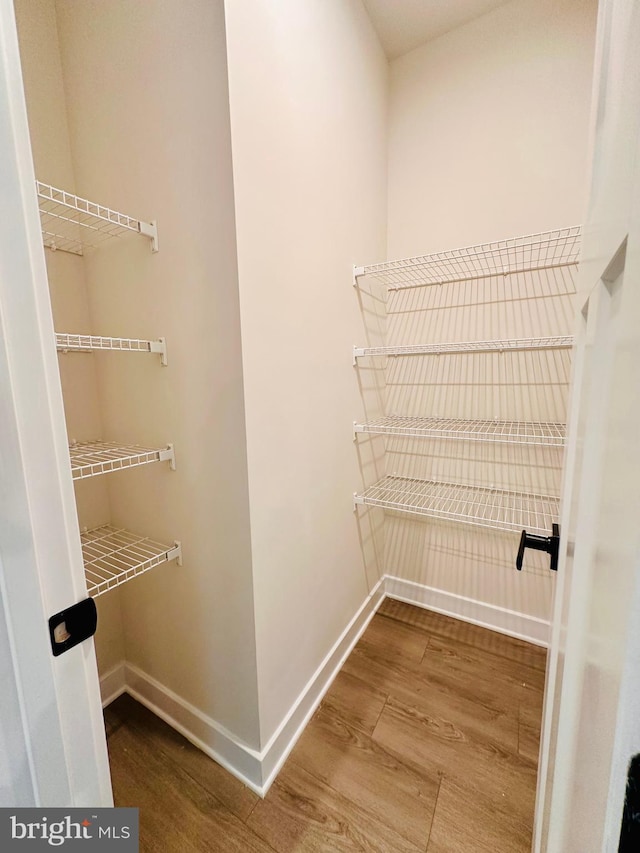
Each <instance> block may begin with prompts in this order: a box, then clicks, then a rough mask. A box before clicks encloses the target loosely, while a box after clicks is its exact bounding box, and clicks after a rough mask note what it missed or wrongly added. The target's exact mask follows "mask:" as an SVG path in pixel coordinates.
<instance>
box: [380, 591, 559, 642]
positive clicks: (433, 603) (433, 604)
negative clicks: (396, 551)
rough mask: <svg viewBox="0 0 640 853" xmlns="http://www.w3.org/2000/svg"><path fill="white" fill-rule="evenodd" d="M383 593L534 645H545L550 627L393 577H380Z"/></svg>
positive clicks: (536, 619) (536, 620) (533, 618)
mask: <svg viewBox="0 0 640 853" xmlns="http://www.w3.org/2000/svg"><path fill="white" fill-rule="evenodd" d="M384 590H385V595H386V596H388V597H389V598H394V599H396V600H397V601H404V602H406V603H407V604H414V605H415V606H416V607H423V608H425V609H426V610H433V611H435V612H436V613H442V614H443V615H444V616H452V617H453V618H454V619H461V620H462V621H463V622H470V623H471V624H472V625H479V626H480V627H482V628H489V629H490V630H491V631H498V632H499V633H501V634H508V635H509V636H510V637H516V638H517V639H519V640H526V642H528V643H533V644H534V645H536V646H545V647H547V646H548V645H549V636H550V630H551V626H550V623H549V621H548V620H545V619H539V618H538V617H536V616H529V615H528V614H526V613H519V612H518V611H515V610H507V609H506V608H504V607H497V606H496V605H494V604H487V603H486V602H484V601H477V600H476V599H473V598H466V597H465V596H463V595H456V594H455V593H452V592H445V591H443V590H441V589H435V588H434V587H430V586H425V585H423V584H419V583H415V582H413V581H408V580H405V579H404V578H399V577H395V576H393V575H385V576H384Z"/></svg>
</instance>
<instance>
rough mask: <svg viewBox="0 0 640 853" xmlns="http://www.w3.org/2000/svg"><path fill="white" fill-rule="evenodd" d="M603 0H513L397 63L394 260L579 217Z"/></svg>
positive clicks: (393, 90) (392, 133) (392, 124)
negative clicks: (598, 17) (599, 3)
mask: <svg viewBox="0 0 640 853" xmlns="http://www.w3.org/2000/svg"><path fill="white" fill-rule="evenodd" d="M596 13H597V0H513V2H511V3H507V4H506V5H504V6H500V7H498V8H497V9H495V10H493V11H492V12H489V13H488V14H486V15H483V16H481V17H479V18H476V19H475V20H473V21H470V22H469V23H468V24H465V25H464V26H461V27H458V28H457V29H455V30H453V31H451V32H449V33H446V34H445V35H443V36H441V37H440V38H437V39H435V40H433V41H431V42H428V43H427V44H425V45H423V46H422V47H418V48H416V49H415V50H413V51H411V52H410V53H408V54H406V55H405V56H402V57H400V58H399V59H397V60H395V61H394V62H392V63H391V65H390V81H391V82H390V111H389V116H390V118H389V225H388V227H389V231H388V237H389V239H388V253H389V257H390V258H400V257H406V256H411V255H421V254H426V253H428V252H438V251H443V250H446V249H453V248H456V247H459V246H469V245H474V244H476V243H480V242H484V241H490V240H500V239H503V238H507V237H515V236H518V235H521V234H531V233H535V232H537V231H545V230H548V229H552V228H562V227H565V226H567V225H575V224H579V223H580V221H581V219H582V217H583V216H584V209H585V205H586V194H587V180H588V175H587V162H588V159H587V155H588V151H587V145H588V137H589V115H590V103H591V77H592V69H593V52H594V46H595V27H596Z"/></svg>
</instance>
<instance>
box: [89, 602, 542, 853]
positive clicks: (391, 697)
mask: <svg viewBox="0 0 640 853" xmlns="http://www.w3.org/2000/svg"><path fill="white" fill-rule="evenodd" d="M545 662H546V653H545V652H544V650H542V649H539V648H537V647H535V646H531V645H529V644H527V643H524V642H521V641H519V640H514V639H511V638H509V637H505V636H503V635H501V634H496V633H494V632H492V631H487V630H485V629H483V628H477V627H475V626H472V625H467V624H465V623H463V622H459V621H457V620H455V619H449V618H447V617H444V616H440V615H438V614H435V613H430V612H429V611H426V610H421V609H418V608H415V607H411V606H410V605H406V604H401V603H399V602H396V601H391V600H386V601H385V602H384V604H383V605H382V607H381V609H380V611H379V612H378V614H377V615H376V616H375V617H374V619H373V620H372V622H371V624H370V625H369V627H368V628H367V630H366V632H365V633H364V635H363V636H362V638H361V640H360V641H359V643H358V644H357V646H356V647H355V649H354V650H353V652H352V654H351V655H350V657H349V659H348V660H347V662H346V663H345V665H344V667H343V669H342V671H341V672H340V674H339V675H338V677H337V678H336V680H335V681H334V683H333V685H332V687H331V689H330V690H329V692H328V693H327V695H326V697H325V699H324V701H323V702H322V705H321V706H320V708H319V709H318V710H317V712H316V713H315V715H314V716H313V718H312V720H311V722H310V723H309V725H308V726H307V728H306V730H305V732H304V733H303V735H302V737H301V738H300V740H299V741H298V743H297V744H296V746H295V748H294V750H293V751H292V753H291V755H290V757H289V759H288V760H287V762H286V764H285V765H284V767H283V769H282V771H281V772H280V774H279V776H278V778H277V780H276V781H275V783H274V784H273V786H272V787H271V790H270V791H269V793H268V794H267V796H266V797H265V799H264V800H261V799H260V798H259V797H257V796H256V795H255V794H254V793H253V792H252V791H250V790H249V789H248V788H246V787H245V786H243V785H242V784H241V783H240V782H239V781H238V780H237V779H235V778H234V777H233V776H231V775H230V774H229V773H227V772H226V771H225V770H223V769H222V768H221V767H219V766H218V765H217V764H216V763H215V762H213V761H212V760H211V759H209V758H208V757H207V756H205V755H204V754H203V753H202V752H200V751H199V750H198V749H196V748H195V747H194V746H192V745H191V744H190V743H189V742H188V741H187V740H185V739H184V738H183V737H182V736H181V735H179V734H177V733H176V732H175V731H174V730H173V729H171V728H170V727H169V726H167V725H166V724H165V723H164V722H162V721H161V720H159V719H158V718H157V717H155V716H154V715H153V714H151V713H150V712H149V711H147V710H146V709H145V708H143V707H142V706H141V705H139V704H138V703H137V702H135V701H134V700H133V699H131V698H130V697H129V696H127V695H124V696H121V697H120V698H119V699H117V700H116V701H115V702H114V703H113V704H112V705H110V706H109V708H107V709H106V711H105V720H106V725H107V734H108V743H109V755H110V759H111V774H112V780H113V788H114V796H115V801H116V805H118V806H138V807H139V808H140V834H141V843H140V849H141V850H142V851H158V852H159V853H160V851H161V853H173V851H176V853H182V851H213V853H226V851H237V853H252V851H255V853H266V851H269V853H274V851H276V853H290V851H307V850H308V851H354V850H359V851H366V853H415V851H423V853H425V851H426V853H485V851H486V853H520V851H522V853H528V851H530V849H531V832H532V822H533V809H534V798H535V786H536V764H537V756H538V742H539V737H540V717H541V713H542V694H543V687H544V671H545Z"/></svg>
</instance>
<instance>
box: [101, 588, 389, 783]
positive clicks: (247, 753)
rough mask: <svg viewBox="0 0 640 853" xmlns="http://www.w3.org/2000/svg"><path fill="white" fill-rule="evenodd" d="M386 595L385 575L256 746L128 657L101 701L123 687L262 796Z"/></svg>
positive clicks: (107, 682)
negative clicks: (267, 735)
mask: <svg viewBox="0 0 640 853" xmlns="http://www.w3.org/2000/svg"><path fill="white" fill-rule="evenodd" d="M384 597H385V591H384V579H381V580H380V581H379V582H378V583H377V584H376V586H375V587H374V589H373V590H372V591H371V593H369V595H368V596H367V598H366V599H365V600H364V602H363V603H362V605H361V606H360V608H359V609H358V611H357V613H356V614H355V616H354V617H353V618H352V619H351V621H350V622H349V624H348V625H347V627H346V628H345V629H344V631H343V632H342V634H341V635H340V637H339V638H338V640H337V641H336V642H335V644H334V645H333V647H332V648H331V650H330V651H329V652H328V654H327V655H326V657H325V658H324V660H323V661H322V663H321V664H320V666H319V667H318V669H317V670H316V672H315V673H314V674H313V676H312V677H311V678H310V679H309V681H308V682H307V684H306V685H305V687H304V688H303V690H302V691H301V692H300V694H299V696H298V698H297V699H296V701H295V702H294V703H293V705H292V706H291V709H290V710H289V711H288V713H287V715H286V716H285V718H284V719H283V721H282V723H281V724H280V725H279V726H278V728H277V730H276V731H275V732H274V734H273V735H272V736H271V738H270V739H269V741H268V742H267V744H266V745H265V747H264V748H263V749H262V750H260V751H257V750H255V749H252V748H251V747H250V746H248V745H247V744H245V743H242V742H241V741H240V740H238V738H236V737H235V735H234V734H233V733H232V732H230V731H228V730H227V729H225V728H224V726H221V725H220V724H219V723H217V722H216V721H215V720H214V719H213V718H211V717H208V716H207V715H206V714H203V713H202V712H201V711H199V710H198V709H197V708H195V707H194V706H193V705H191V704H190V703H189V702H187V701H186V700H184V699H182V698H181V697H180V696H178V695H177V694H176V693H174V692H173V691H171V690H169V689H168V688H167V687H165V686H164V685H163V684H161V683H160V682H159V681H157V680H156V679H154V678H152V677H151V676H150V675H148V674H147V673H145V672H143V671H142V670H141V669H139V668H138V667H136V666H134V665H133V664H130V663H127V662H123V663H121V664H118V665H117V667H114V668H113V669H111V670H109V672H107V673H106V674H105V675H104V676H103V677H102V679H101V681H100V684H101V692H102V696H103V706H104V705H107V704H109V702H112V701H113V700H114V699H116V698H117V697H118V696H119V695H120V694H121V693H124V692H125V691H126V692H127V693H129V694H130V695H131V696H132V697H133V698H134V699H136V700H137V701H138V702H140V703H141V704H142V705H144V706H145V707H147V708H148V709H149V710H150V711H152V712H153V713H154V714H156V716H158V717H160V718H161V719H162V720H164V721H165V722H166V723H168V724H169V725H170V726H171V727H172V728H174V729H176V731H179V732H180V733H181V734H182V735H184V737H186V738H187V740H189V741H190V742H191V743H193V744H194V745H195V746H197V747H198V749H201V750H202V751H203V752H204V753H206V754H207V755H208V756H210V758H213V759H214V761H217V762H218V764H220V765H222V767H224V768H225V769H226V770H228V771H229V773H231V774H232V775H233V776H235V777H236V778H238V779H239V780H240V781H241V782H243V783H244V784H245V785H247V787H249V788H250V789H251V790H252V791H255V793H256V794H258V795H259V796H261V797H264V796H265V795H266V793H267V791H268V790H269V788H270V787H271V784H272V782H273V780H274V779H275V777H276V776H277V774H278V771H279V770H280V768H281V767H282V765H283V764H284V762H285V761H286V759H287V756H288V755H289V753H290V752H291V750H292V749H293V747H294V746H295V744H296V742H297V740H298V738H299V737H300V735H301V734H302V732H303V731H304V728H305V726H306V724H307V722H308V721H309V719H310V718H311V716H312V715H313V713H314V711H315V710H316V708H317V707H318V705H319V704H320V702H321V701H322V699H323V697H324V695H325V693H326V692H327V690H328V689H329V687H330V686H331V684H332V682H333V680H334V678H335V677H336V675H337V674H338V672H339V671H340V669H341V667H342V665H343V663H344V661H345V660H346V658H347V657H348V656H349V654H350V653H351V650H352V649H353V647H354V646H355V644H356V643H357V642H358V640H359V639H360V637H361V635H362V634H363V632H364V631H365V629H366V627H367V625H368V624H369V622H370V621H371V619H372V618H373V616H374V614H375V612H376V611H377V609H378V608H379V607H380V605H381V604H382V601H383V600H384Z"/></svg>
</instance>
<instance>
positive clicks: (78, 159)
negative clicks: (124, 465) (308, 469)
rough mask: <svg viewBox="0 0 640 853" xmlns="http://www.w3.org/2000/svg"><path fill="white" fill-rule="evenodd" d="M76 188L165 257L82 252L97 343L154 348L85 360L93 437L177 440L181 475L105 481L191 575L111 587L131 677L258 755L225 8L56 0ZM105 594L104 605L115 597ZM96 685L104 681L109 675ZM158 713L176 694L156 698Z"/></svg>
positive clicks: (173, 571)
mask: <svg viewBox="0 0 640 853" xmlns="http://www.w3.org/2000/svg"><path fill="white" fill-rule="evenodd" d="M56 10H57V19H58V31H59V34H60V45H61V57H62V68H63V76H64V84H65V91H66V98H67V107H68V121H69V135H70V139H71V150H72V156H73V164H74V171H75V177H76V186H77V191H78V193H79V194H81V195H83V196H85V197H88V198H94V199H97V200H99V201H100V202H102V203H104V204H107V205H110V206H112V207H114V208H115V209H116V210H123V211H124V212H126V213H129V214H131V215H134V216H139V217H140V218H141V219H157V221H158V229H159V240H160V251H159V252H158V253H157V254H155V255H152V254H151V253H150V250H149V244H148V242H147V241H146V240H137V239H135V238H134V239H133V240H122V241H118V242H117V244H116V245H113V246H109V245H105V246H104V248H102V249H101V250H100V251H99V252H94V253H92V254H90V255H89V254H88V255H87V256H86V258H85V261H84V263H85V268H86V276H87V285H88V293H89V304H90V310H91V317H92V322H93V331H94V333H95V334H105V335H115V336H123V337H141V338H151V339H153V338H157V337H159V336H165V337H166V340H167V346H168V359H169V364H168V366H167V367H166V368H164V367H161V366H160V364H159V359H158V358H156V357H155V356H145V355H137V354H120V353H104V354H96V355H95V360H96V364H97V368H98V384H99V390H100V400H101V407H102V414H103V426H104V437H105V438H106V439H109V440H115V441H126V442H129V441H133V442H137V443H140V444H142V445H147V446H162V445H164V444H166V443H167V442H170V441H171V442H173V443H174V445H175V452H176V463H177V470H176V471H175V472H172V471H170V470H168V465H166V464H156V465H148V466H144V467H142V468H138V469H135V470H130V471H122V472H118V473H114V474H111V475H109V476H108V478H107V481H108V488H109V500H110V506H111V516H112V518H111V520H112V523H114V524H115V525H116V526H122V527H126V528H127V529H129V530H133V531H134V532H139V533H142V534H145V535H148V536H150V537H151V538H154V539H157V540H158V541H160V542H171V541H173V540H174V539H179V540H181V542H182V546H183V558H184V564H183V566H182V567H178V566H177V565H176V564H175V563H172V564H170V565H164V566H159V567H157V568H156V569H154V570H153V571H151V572H148V573H146V574H145V575H143V576H141V577H139V578H136V580H135V581H134V582H132V583H130V584H126V585H124V586H123V587H122V588H121V590H120V594H121V601H122V616H123V619H122V622H123V628H124V641H125V657H126V661H127V665H128V666H130V667H133V669H135V670H136V671H138V672H142V673H144V675H145V676H146V678H147V680H148V682H149V684H152V685H155V686H157V685H161V687H162V688H163V690H164V691H165V698H166V696H171V697H174V698H175V697H178V698H179V699H180V701H181V702H182V703H183V705H185V706H188V707H189V708H191V709H194V713H195V715H196V716H198V715H200V716H201V717H206V718H207V719H210V720H212V721H214V722H215V725H216V726H218V728H219V729H220V728H221V729H223V730H224V731H225V732H226V735H227V736H228V739H231V740H232V741H234V742H235V743H239V744H240V745H241V748H244V747H248V748H252V747H255V746H257V744H258V739H259V737H258V707H257V683H256V659H255V635H254V613H253V582H252V570H251V550H250V541H249V505H248V494H247V468H246V450H245V430H244V406H243V390H242V365H241V353H240V319H239V306H238V283H237V268H236V252H235V224H234V202H233V185H232V175H231V147H230V133H229V105H228V88H227V69H226V50H225V37H224V9H223V4H222V0H219V2H211V0H184V2H180V3H176V2H174V0H155V1H154V2H153V3H140V2H137V0H110V2H108V3H104V2H102V0H59V2H57V3H56ZM110 594H111V593H109V595H110ZM103 674H104V673H103ZM167 701H169V700H167Z"/></svg>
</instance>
